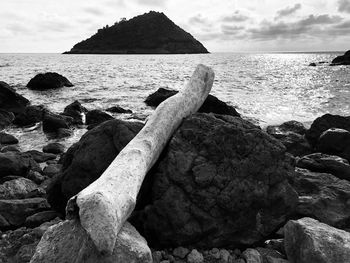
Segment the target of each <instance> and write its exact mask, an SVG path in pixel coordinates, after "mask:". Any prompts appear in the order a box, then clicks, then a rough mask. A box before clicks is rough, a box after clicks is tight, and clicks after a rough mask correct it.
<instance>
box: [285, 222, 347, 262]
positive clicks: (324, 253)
mask: <svg viewBox="0 0 350 263" xmlns="http://www.w3.org/2000/svg"><path fill="white" fill-rule="evenodd" d="M284 234H285V242H284V244H285V249H286V252H287V257H288V260H289V261H290V262H291V263H335V262H336V263H348V262H349V260H350V246H349V244H350V233H349V232H346V231H342V230H339V229H336V228H334V227H331V226H328V225H326V224H323V223H320V222H318V221H317V220H314V219H311V218H302V219H299V220H296V221H294V220H291V221H289V222H288V223H287V225H286V226H285V227H284Z"/></svg>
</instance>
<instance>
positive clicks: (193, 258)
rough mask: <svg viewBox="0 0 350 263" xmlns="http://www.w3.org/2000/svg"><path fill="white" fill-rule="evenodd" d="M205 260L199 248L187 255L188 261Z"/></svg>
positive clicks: (196, 262) (200, 261)
mask: <svg viewBox="0 0 350 263" xmlns="http://www.w3.org/2000/svg"><path fill="white" fill-rule="evenodd" d="M203 261H204V258H203V255H202V254H201V253H200V252H198V250H197V249H193V250H192V251H191V253H190V254H188V255H187V262H188V263H202V262H203Z"/></svg>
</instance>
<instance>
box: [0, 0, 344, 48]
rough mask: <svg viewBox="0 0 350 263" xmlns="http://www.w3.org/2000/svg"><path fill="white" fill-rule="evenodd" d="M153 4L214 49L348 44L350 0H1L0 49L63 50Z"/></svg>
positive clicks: (157, 9) (323, 46)
mask: <svg viewBox="0 0 350 263" xmlns="http://www.w3.org/2000/svg"><path fill="white" fill-rule="evenodd" d="M150 10H155V11H162V12H164V13H165V14H166V15H167V16H168V17H169V18H170V19H171V20H173V21H174V22H175V23H176V24H178V25H179V26H181V27H182V28H184V29H185V30H186V31H188V32H190V33H191V34H192V35H193V36H194V37H195V38H197V39H198V40H200V41H201V42H202V43H203V44H204V45H205V46H206V47H207V48H208V50H209V51H211V52H243V51H244V52H245V51H248V52H249V51H315V50H317V51H326V50H335V51H338V50H339V51H342V50H348V49H349V48H350V44H349V43H350V0H303V1H301V0H299V1H298V0H297V1H293V0H244V1H242V0H241V1H240V0H192V1H189V0H55V1H53V0H30V1H29V0H1V9H0V25H1V26H0V52H63V51H66V50H70V48H71V47H72V46H73V45H74V44H75V43H77V42H79V41H81V40H83V39H86V38H88V37H89V36H91V35H92V34H94V33H95V32H96V31H97V29H98V28H101V27H103V26H105V25H106V24H109V25H112V24H114V22H116V21H119V20H120V19H121V18H123V17H125V18H127V19H129V18H132V17H133V16H136V15H139V14H143V13H145V12H148V11H150Z"/></svg>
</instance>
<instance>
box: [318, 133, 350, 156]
mask: <svg viewBox="0 0 350 263" xmlns="http://www.w3.org/2000/svg"><path fill="white" fill-rule="evenodd" d="M316 149H317V151H319V152H322V153H327V154H331V155H337V156H340V157H343V158H345V159H347V160H348V161H349V160H350V132H349V131H347V130H343V129H334V128H333V129H329V130H327V131H325V132H324V133H322V134H321V136H320V138H319V140H318V142H317V144H316Z"/></svg>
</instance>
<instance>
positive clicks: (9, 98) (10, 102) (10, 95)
mask: <svg viewBox="0 0 350 263" xmlns="http://www.w3.org/2000/svg"><path fill="white" fill-rule="evenodd" d="M28 104H29V100H27V99H26V98H25V97H23V96H22V95H19V94H18V93H17V92H16V91H15V90H14V89H13V88H11V87H10V86H9V85H8V84H7V83H6V82H3V81H0V109H2V110H5V111H8V112H12V113H14V114H18V113H20V112H22V111H23V110H24V108H25V107H26V106H27V105H28Z"/></svg>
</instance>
